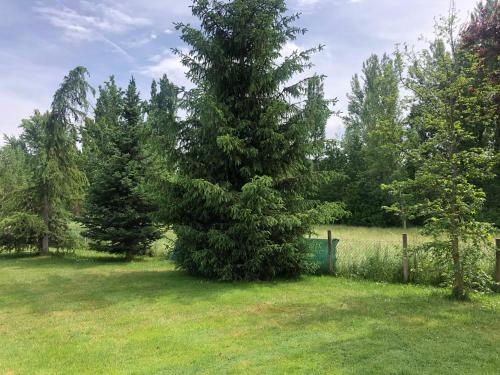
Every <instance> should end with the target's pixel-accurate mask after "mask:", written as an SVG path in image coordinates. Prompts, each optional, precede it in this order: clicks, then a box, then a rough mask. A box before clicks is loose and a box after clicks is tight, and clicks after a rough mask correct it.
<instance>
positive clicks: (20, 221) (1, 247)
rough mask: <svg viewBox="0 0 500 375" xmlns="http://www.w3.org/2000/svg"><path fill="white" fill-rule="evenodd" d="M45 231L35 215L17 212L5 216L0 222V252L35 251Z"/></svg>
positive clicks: (43, 225)
mask: <svg viewBox="0 0 500 375" xmlns="http://www.w3.org/2000/svg"><path fill="white" fill-rule="evenodd" d="M46 230H47V229H46V226H45V224H44V222H43V220H42V219H41V218H40V217H39V216H37V215H33V214H29V213H25V212H22V213H21V212H18V213H14V214H12V215H10V216H7V217H5V218H3V219H2V220H0V251H16V252H21V251H26V250H35V249H37V248H38V246H39V244H40V241H41V238H42V237H43V234H44V233H45V232H46Z"/></svg>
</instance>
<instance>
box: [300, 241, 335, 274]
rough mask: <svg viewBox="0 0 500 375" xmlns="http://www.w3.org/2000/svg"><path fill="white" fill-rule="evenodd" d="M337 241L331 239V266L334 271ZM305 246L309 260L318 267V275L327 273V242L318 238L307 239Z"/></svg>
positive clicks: (328, 266)
mask: <svg viewBox="0 0 500 375" xmlns="http://www.w3.org/2000/svg"><path fill="white" fill-rule="evenodd" d="M338 243H339V240H338V239H332V265H333V271H335V266H336V261H337V244H338ZM307 244H308V245H309V248H310V254H311V258H312V259H313V261H314V262H316V263H317V264H318V266H319V269H318V272H319V273H328V272H329V268H330V261H329V259H328V240H324V239H318V238H308V239H307Z"/></svg>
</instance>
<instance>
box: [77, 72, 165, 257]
mask: <svg viewBox="0 0 500 375" xmlns="http://www.w3.org/2000/svg"><path fill="white" fill-rule="evenodd" d="M110 97H113V100H112V101H113V103H115V104H117V105H118V108H122V112H121V113H120V114H119V117H118V113H117V112H116V111H115V110H116V108H115V107H112V106H110V107H106V109H104V108H102V109H103V110H105V111H106V113H101V114H100V116H104V118H105V119H106V132H107V134H108V136H107V141H106V142H104V143H103V144H102V147H104V149H102V150H99V156H100V157H101V159H102V160H101V162H100V163H99V165H98V168H99V170H98V171H97V172H96V174H95V176H94V178H93V180H92V183H91V185H90V188H89V192H88V196H87V201H86V213H85V215H84V217H83V219H82V221H83V223H84V224H85V225H86V227H87V230H86V231H84V233H83V235H84V236H86V237H88V238H90V239H92V240H93V241H94V246H95V248H96V250H99V251H105V252H109V253H121V254H125V256H126V258H127V260H132V259H133V257H134V256H135V255H138V254H144V253H145V251H146V250H147V248H148V247H149V245H150V244H151V243H152V242H153V241H154V240H156V239H158V238H159V231H158V229H157V228H156V226H155V225H154V224H153V223H152V221H151V218H150V214H151V211H152V210H153V207H152V205H151V203H150V200H149V198H148V196H147V195H146V194H145V193H144V191H143V189H142V184H143V180H144V168H145V165H144V156H143V152H142V149H141V144H140V134H141V127H142V125H143V114H142V105H141V101H140V98H139V94H138V92H137V88H136V84H135V81H134V79H132V80H131V81H130V83H129V85H128V88H127V91H126V93H125V94H124V95H122V94H121V91H120V90H116V86H115V85H114V83H113V81H111V82H110V83H109V84H107V85H106V86H105V88H103V89H101V97H100V100H99V102H101V103H103V102H105V101H107V100H108V99H109V98H110Z"/></svg>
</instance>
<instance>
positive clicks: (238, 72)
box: [163, 0, 337, 280]
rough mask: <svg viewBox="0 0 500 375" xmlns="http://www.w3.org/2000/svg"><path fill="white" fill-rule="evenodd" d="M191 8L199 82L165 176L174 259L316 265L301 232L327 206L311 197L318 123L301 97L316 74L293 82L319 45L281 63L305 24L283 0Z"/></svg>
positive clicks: (257, 271)
mask: <svg viewBox="0 0 500 375" xmlns="http://www.w3.org/2000/svg"><path fill="white" fill-rule="evenodd" d="M192 10H193V14H194V15H195V16H196V17H198V18H199V19H200V22H201V28H200V29H196V28H193V27H191V26H190V25H186V24H178V25H177V29H179V30H180V31H181V32H182V39H183V40H184V41H185V42H186V43H187V44H188V45H190V46H191V50H190V52H188V53H187V54H183V53H182V52H180V51H177V52H178V53H179V54H180V55H181V57H182V61H183V63H184V64H185V65H186V66H187V68H188V69H189V73H188V76H189V78H190V79H191V80H192V81H193V82H194V83H195V84H196V86H197V87H196V88H195V89H193V90H192V91H190V92H189V93H187V94H186V97H185V105H186V109H187V111H188V116H187V119H186V120H185V121H182V122H180V123H179V130H178V132H177V134H176V141H175V143H174V144H175V146H176V150H175V152H174V158H173V160H175V163H176V169H177V170H178V174H177V175H171V176H170V178H168V179H167V180H166V181H165V186H164V193H165V197H166V198H167V201H166V204H165V205H164V207H163V210H164V211H163V212H164V216H163V218H164V220H165V221H166V222H168V223H173V224H174V229H175V232H176V234H177V244H176V250H175V251H176V259H177V262H178V264H179V265H180V266H181V267H182V268H184V269H186V270H188V271H190V272H191V273H195V274H200V275H204V276H207V277H211V278H217V279H222V280H240V279H246V280H249V279H268V278H273V277H278V276H296V275H299V274H300V273H301V272H304V271H306V270H309V269H311V268H310V267H311V265H310V263H309V261H308V253H307V248H306V245H305V242H304V240H303V237H304V235H305V234H306V233H308V232H309V231H310V230H311V225H312V224H313V223H315V222H316V221H317V220H318V219H319V217H320V212H319V210H318V209H317V208H318V207H317V206H318V204H317V202H312V201H310V200H308V199H306V198H305V197H306V195H307V194H308V189H309V187H310V183H311V162H310V159H309V156H310V155H312V149H313V143H312V142H311V139H312V138H313V134H314V124H313V122H312V121H310V117H309V116H308V115H307V114H306V111H305V109H304V106H303V105H300V104H299V103H300V102H301V101H300V99H302V100H303V99H305V97H306V95H307V88H308V82H309V80H308V79H306V80H304V81H301V82H299V83H298V84H292V85H288V82H289V81H290V80H291V79H292V78H293V76H294V75H295V74H296V73H301V72H303V71H305V70H306V69H307V68H308V67H309V66H310V63H309V59H310V55H311V53H313V52H315V51H316V49H311V50H307V51H303V52H298V51H296V52H294V53H293V54H292V55H291V56H286V57H285V58H284V61H283V62H281V63H279V62H278V61H279V58H280V51H281V50H282V48H283V46H284V45H285V43H286V42H287V41H288V40H290V39H292V40H293V39H295V38H296V36H297V35H299V34H301V33H303V32H304V30H302V29H300V28H297V27H295V26H293V23H294V22H295V21H296V20H297V17H298V16H297V15H292V16H286V15H285V14H284V13H285V12H286V6H285V2H284V1H283V0H233V1H229V2H228V1H217V0H213V1H206V0H198V1H194V4H193V7H192ZM302 103H303V101H302ZM326 207H327V208H330V209H331V210H330V212H329V214H330V215H332V210H333V211H335V210H336V209H337V206H335V205H330V206H326Z"/></svg>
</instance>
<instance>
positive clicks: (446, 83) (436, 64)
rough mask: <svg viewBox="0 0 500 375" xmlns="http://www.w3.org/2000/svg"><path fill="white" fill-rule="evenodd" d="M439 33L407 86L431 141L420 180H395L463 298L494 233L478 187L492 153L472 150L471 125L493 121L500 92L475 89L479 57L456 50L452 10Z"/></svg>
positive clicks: (421, 156) (423, 153)
mask: <svg viewBox="0 0 500 375" xmlns="http://www.w3.org/2000/svg"><path fill="white" fill-rule="evenodd" d="M438 31H439V34H438V35H437V39H436V40H435V41H434V42H432V43H431V45H430V47H429V48H428V49H425V50H423V51H422V52H421V53H419V54H418V55H415V56H413V55H411V56H410V64H409V65H410V67H409V77H408V79H407V87H408V89H410V90H411V91H412V93H413V95H414V106H415V107H416V108H417V109H416V110H415V111H413V115H412V117H411V121H412V122H414V123H416V125H415V126H416V127H417V128H418V129H420V130H421V132H422V133H425V134H426V136H425V138H424V140H423V142H422V143H421V144H420V145H419V147H418V148H417V149H416V150H415V152H414V153H413V154H414V164H415V165H416V166H417V168H416V172H415V178H413V179H409V180H403V181H398V182H396V183H395V184H393V192H399V191H403V192H408V193H409V194H413V195H414V196H415V197H416V198H417V199H418V200H417V202H416V203H415V204H412V205H410V206H409V207H408V210H409V211H410V212H411V213H412V214H413V215H415V216H422V217H424V218H425V232H426V233H428V234H432V235H433V236H435V243H436V244H438V246H434V247H433V249H434V250H435V251H438V250H440V249H444V251H445V256H446V259H448V260H449V262H450V263H451V265H452V269H453V296H454V297H455V298H458V299H462V298H465V296H466V293H467V284H466V283H465V281H466V280H467V279H468V280H471V278H473V277H475V276H476V275H473V274H471V272H474V271H475V268H474V260H475V259H477V258H480V255H481V246H479V245H480V244H481V243H484V242H485V241H486V240H487V235H488V232H489V229H490V227H489V226H488V224H486V223H482V222H480V221H478V220H477V215H478V213H479V212H480V210H481V207H482V205H483V203H484V200H485V194H484V192H483V191H482V190H481V189H479V188H478V187H477V186H476V185H475V184H474V182H475V181H478V180H481V179H483V178H486V177H488V175H489V172H490V167H491V161H492V157H491V152H488V151H487V150H485V149H484V148H478V147H475V146H474V142H473V140H474V139H475V137H474V134H473V133H472V132H471V131H470V127H469V126H468V124H469V123H470V122H471V121H478V116H479V118H480V119H482V121H491V119H492V118H493V119H494V117H495V115H494V114H495V111H496V106H495V102H494V97H495V96H494V95H493V94H494V92H495V88H494V86H493V85H492V84H491V82H489V81H488V80H484V81H483V82H482V83H481V91H478V92H475V94H473V93H472V92H474V90H472V92H471V88H473V87H475V86H476V85H477V79H478V78H477V67H478V63H479V56H478V55H477V54H475V53H471V52H470V51H465V50H460V49H459V48H457V41H456V39H455V36H456V16H455V14H454V12H453V11H452V13H451V15H450V17H449V18H448V19H445V20H444V21H443V23H442V24H441V25H440V27H439V28H438ZM486 98H489V101H488V100H486ZM485 113H488V115H484V114H485ZM479 114H481V115H479ZM485 125H486V124H485ZM395 209H396V210H397V209H398V208H397V207H395ZM466 266H467V269H466Z"/></svg>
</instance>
